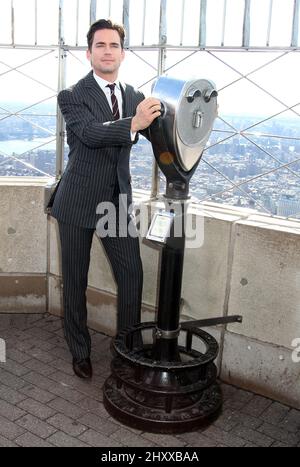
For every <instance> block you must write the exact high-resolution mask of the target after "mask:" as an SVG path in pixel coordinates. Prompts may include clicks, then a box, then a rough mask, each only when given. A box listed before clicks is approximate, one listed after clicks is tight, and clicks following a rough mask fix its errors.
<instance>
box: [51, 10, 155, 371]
mask: <svg viewBox="0 0 300 467" xmlns="http://www.w3.org/2000/svg"><path fill="white" fill-rule="evenodd" d="M124 37H125V33H124V29H123V27H122V26H120V25H117V24H113V23H112V22H111V21H110V20H103V19H101V20H99V21H96V22H95V23H94V24H92V25H91V27H90V29H89V31H88V34H87V40H88V50H87V58H88V60H89V61H90V63H91V66H92V70H91V72H90V73H89V74H88V75H87V76H86V77H85V78H83V79H81V80H80V81H79V82H78V83H77V84H76V85H75V86H73V87H71V88H70V89H66V90H63V91H61V92H60V93H59V95H58V103H59V106H60V109H61V111H62V114H63V116H64V118H65V121H66V129H67V141H68V145H69V150H70V151H69V161H68V164H67V167H66V170H65V172H64V174H63V177H62V179H61V182H60V184H59V187H58V190H57V193H56V196H55V199H54V203H53V207H52V210H51V214H52V216H53V217H55V218H56V219H57V221H58V225H59V233H60V240H61V253H62V276H63V301H64V325H65V336H66V340H67V343H68V346H69V348H70V351H71V353H72V356H73V369H74V372H75V374H76V375H77V376H79V377H81V378H90V377H91V376H92V366H91V361H90V351H91V338H90V335H89V331H88V328H87V309H86V289H87V283H88V279H87V277H88V269H89V263H90V250H91V244H92V238H93V234H94V231H95V228H96V225H97V221H98V220H99V215H97V213H96V211H97V206H98V205H99V204H100V203H101V202H104V201H110V202H113V203H114V206H115V207H116V209H117V214H118V217H119V214H120V213H119V211H120V209H121V203H120V205H119V202H118V199H119V194H121V195H122V197H123V196H124V195H127V197H128V203H130V202H131V185H130V174H129V155H130V150H131V146H132V144H133V143H136V142H137V132H139V131H141V130H144V129H146V128H147V127H148V126H149V125H150V124H151V123H152V122H153V120H154V119H155V118H157V117H158V116H159V115H160V102H159V101H158V100H157V99H155V98H148V99H145V98H144V96H143V94H142V93H140V92H138V91H136V90H134V88H133V87H132V86H129V85H123V84H121V83H120V82H119V81H118V80H117V78H118V71H119V67H120V65H121V63H122V61H123V60H124V55H125V53H124V49H123V46H124ZM114 84H115V86H114ZM126 219H127V225H128V222H129V217H128V218H127V216H126ZM126 227H127V226H126ZM101 241H102V244H103V247H104V249H105V251H106V254H107V256H108V258H109V260H110V263H111V266H112V270H113V273H114V277H115V280H116V283H117V287H118V306H117V331H119V330H120V329H122V328H124V327H126V326H130V325H134V324H137V323H139V322H140V308H141V294H142V281H143V278H142V276H143V272H142V264H141V258H140V252H139V242H138V238H137V237H135V238H133V236H129V235H127V236H124V235H118V230H117V235H116V236H106V237H105V236H104V237H103V238H101Z"/></svg>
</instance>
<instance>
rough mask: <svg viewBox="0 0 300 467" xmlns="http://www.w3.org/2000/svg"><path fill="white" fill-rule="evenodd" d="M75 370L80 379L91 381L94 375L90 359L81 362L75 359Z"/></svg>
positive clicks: (83, 359)
mask: <svg viewBox="0 0 300 467" xmlns="http://www.w3.org/2000/svg"><path fill="white" fill-rule="evenodd" d="M73 370H74V373H75V375H77V376H79V378H84V379H90V378H91V377H92V375H93V368H92V364H91V360H90V358H89V357H88V358H82V359H81V360H76V358H73Z"/></svg>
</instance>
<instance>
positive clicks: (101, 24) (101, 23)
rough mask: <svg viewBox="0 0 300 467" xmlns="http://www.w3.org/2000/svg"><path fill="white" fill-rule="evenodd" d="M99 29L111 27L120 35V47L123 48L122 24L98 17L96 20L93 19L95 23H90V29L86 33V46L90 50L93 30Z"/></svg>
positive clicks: (123, 32) (123, 34)
mask: <svg viewBox="0 0 300 467" xmlns="http://www.w3.org/2000/svg"><path fill="white" fill-rule="evenodd" d="M99 29H113V30H114V31H117V33H118V34H119V36H120V41H121V47H122V49H123V48H124V40H125V30H124V28H123V26H122V25H121V24H117V23H112V21H111V20H110V19H99V20H98V21H95V23H93V24H91V26H90V29H89V31H88V33H87V35H86V37H87V43H88V48H89V50H90V51H91V50H92V45H93V40H94V35H95V32H96V31H99Z"/></svg>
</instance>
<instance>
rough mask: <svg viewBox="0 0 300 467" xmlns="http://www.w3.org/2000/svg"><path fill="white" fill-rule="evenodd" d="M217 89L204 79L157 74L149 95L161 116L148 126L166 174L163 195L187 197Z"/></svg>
mask: <svg viewBox="0 0 300 467" xmlns="http://www.w3.org/2000/svg"><path fill="white" fill-rule="evenodd" d="M217 95H218V93H217V91H216V88H215V85H214V83H212V82H211V81H208V80H205V79H197V80H191V81H182V80H178V79H175V78H170V77H167V76H161V77H159V78H158V79H157V81H156V82H155V84H154V86H153V88H152V96H153V97H156V98H157V99H159V100H160V101H161V106H162V109H161V116H160V117H159V118H157V119H156V120H155V121H154V122H153V123H152V125H151V126H150V134H151V142H152V147H153V151H154V155H155V158H156V161H157V163H158V165H159V167H160V169H161V170H162V172H163V173H164V175H165V176H166V179H167V189H166V197H167V198H171V199H187V198H188V190H189V180H190V178H191V177H192V175H193V173H194V172H195V170H196V168H197V165H198V163H199V161H200V159H201V156H202V153H203V151H204V149H205V146H206V143H207V140H208V138H209V135H210V133H211V130H212V127H213V123H214V120H215V118H216V116H217Z"/></svg>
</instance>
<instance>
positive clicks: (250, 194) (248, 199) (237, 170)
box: [0, 114, 300, 217]
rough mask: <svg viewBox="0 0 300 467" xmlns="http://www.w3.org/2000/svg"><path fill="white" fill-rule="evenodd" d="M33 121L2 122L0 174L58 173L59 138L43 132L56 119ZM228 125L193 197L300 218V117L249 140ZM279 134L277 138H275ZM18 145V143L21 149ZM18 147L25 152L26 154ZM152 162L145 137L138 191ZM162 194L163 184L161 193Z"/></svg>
mask: <svg viewBox="0 0 300 467" xmlns="http://www.w3.org/2000/svg"><path fill="white" fill-rule="evenodd" d="M32 117H33V118H34V121H35V123H36V126H35V127H34V126H31V125H30V123H29V122H25V121H22V120H20V119H18V118H16V117H15V119H14V125H13V124H12V122H8V120H9V119H6V120H7V122H6V123H7V126H8V127H9V132H8V131H7V130H6V129H5V127H3V124H4V122H5V120H4V121H2V126H1V125H0V176H22V175H23V176H24V175H25V176H28V175H29V176H39V175H40V176H42V175H46V174H49V175H52V176H54V175H55V168H56V162H55V144H56V141H55V134H54V135H52V136H51V135H49V138H45V137H46V136H47V133H46V132H45V130H43V128H45V127H46V128H48V129H49V128H50V129H51V130H52V131H53V132H54V131H55V123H56V119H55V116H53V115H44V116H39V115H34V114H32ZM224 118H226V119H228V120H230V121H231V124H232V126H236V127H238V126H239V124H240V126H241V125H242V126H243V127H245V128H246V127H247V126H251V124H252V120H253V118H254V117H251V116H249V117H246V116H243V119H241V117H240V116H234V115H231V116H230V115H228V116H224ZM254 119H255V118H254ZM0 123H1V122H0ZM224 125H225V124H224V121H223V119H222V117H221V118H218V119H217V120H216V123H215V126H214V128H215V129H214V130H213V132H212V134H211V136H210V139H209V144H208V147H207V148H206V150H205V151H204V153H203V156H202V160H201V162H200V164H199V167H198V168H197V170H196V172H195V175H194V176H193V178H192V180H191V184H190V195H191V196H192V197H193V198H195V199H196V200H198V201H199V200H200V201H208V200H211V201H214V202H218V203H223V204H224V203H225V204H229V205H233V206H242V207H247V208H255V209H258V210H259V211H269V212H270V213H271V214H273V215H282V216H284V217H288V216H293V215H296V217H297V216H298V215H300V184H299V180H298V177H299V176H298V174H300V161H298V159H300V140H299V136H298V125H297V117H296V118H290V119H288V118H277V119H275V120H273V119H271V120H268V121H266V122H264V123H262V125H263V129H264V136H262V134H263V133H262V131H261V132H257V134H255V131H253V130H252V133H251V135H250V136H249V135H248V134H247V132H245V136H246V138H245V137H244V136H243V135H241V134H240V133H238V132H237V133H236V134H234V131H232V135H234V136H232V137H231V138H230V139H228V136H229V134H228V130H227V132H224V131H223V130H224ZM222 128H223V130H222ZM225 128H226V125H225ZM274 130H275V131H276V135H274V134H272V133H274ZM8 136H9V138H8ZM247 138H249V139H247ZM48 139H49V140H51V142H50V143H49V142H48ZM223 140H224V141H223ZM37 143H38V145H39V146H40V147H39V148H38V149H35V148H34V147H32V146H31V145H36V144H37ZM216 143H218V144H216ZM14 145H18V148H19V149H18V148H17V147H16V146H14ZM27 145H28V147H27ZM5 147H6V151H5ZM26 147H27V149H26ZM14 148H15V149H18V151H21V152H22V154H21V156H20V153H18V151H17V150H16V151H15V150H14ZM9 152H10V154H9ZM1 153H2V156H1ZM4 153H5V156H3V154H4ZM67 154H68V147H67V146H65V161H67ZM9 156H13V158H11V157H9ZM18 159H20V160H21V162H20V161H19V160H18ZM295 161H296V162H295ZM152 163H153V152H152V147H151V144H150V143H149V142H148V141H147V140H145V139H144V138H140V141H139V143H138V144H137V145H134V146H133V149H132V154H131V173H132V178H133V188H135V189H142V190H146V191H150V189H151V180H152V177H151V173H152ZM281 164H285V165H286V168H280V169H279V170H276V169H278V167H279V166H280V165H281ZM36 169H37V170H36ZM38 171H40V172H38ZM221 173H222V174H223V176H224V177H222V176H221V175H220V174H221ZM163 179H164V177H163V176H162V180H163ZM232 184H235V185H237V187H234V186H233V185H232ZM163 190H164V188H163V182H162V183H161V190H160V191H161V192H163Z"/></svg>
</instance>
